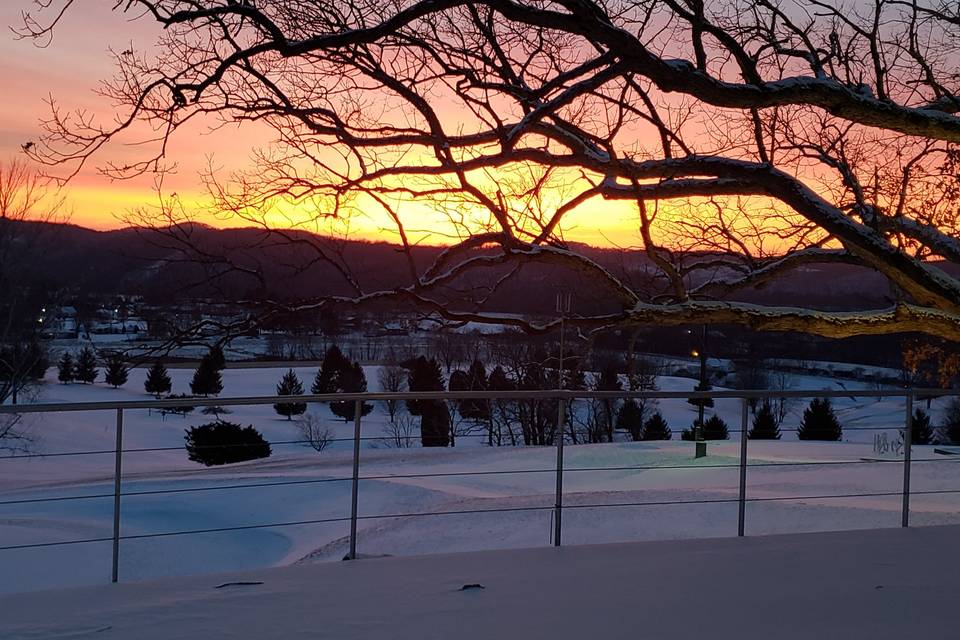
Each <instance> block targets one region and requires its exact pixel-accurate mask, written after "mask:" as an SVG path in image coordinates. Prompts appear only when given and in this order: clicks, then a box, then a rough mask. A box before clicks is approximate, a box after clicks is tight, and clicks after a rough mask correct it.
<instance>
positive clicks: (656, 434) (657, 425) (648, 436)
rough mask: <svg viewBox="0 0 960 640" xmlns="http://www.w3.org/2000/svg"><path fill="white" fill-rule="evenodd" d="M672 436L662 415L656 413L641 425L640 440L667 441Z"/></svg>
mask: <svg viewBox="0 0 960 640" xmlns="http://www.w3.org/2000/svg"><path fill="white" fill-rule="evenodd" d="M672 435H673V434H672V433H671V432H670V427H668V426H667V421H666V420H664V418H663V415H661V414H660V412H659V411H657V412H656V413H655V414H653V415H652V416H650V418H649V419H648V420H647V421H646V422H645V423H644V424H643V434H642V436H641V439H642V440H669V439H670V437H671V436H672Z"/></svg>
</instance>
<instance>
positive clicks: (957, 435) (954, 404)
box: [937, 398, 960, 444]
mask: <svg viewBox="0 0 960 640" xmlns="http://www.w3.org/2000/svg"><path fill="white" fill-rule="evenodd" d="M937 439H938V440H939V441H940V442H943V443H947V444H960V398H953V399H952V400H950V402H949V403H948V404H947V407H946V409H944V412H943V418H941V422H940V429H939V430H938V432H937Z"/></svg>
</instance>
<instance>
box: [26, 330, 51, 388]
mask: <svg viewBox="0 0 960 640" xmlns="http://www.w3.org/2000/svg"><path fill="white" fill-rule="evenodd" d="M25 360H26V362H29V363H30V368H29V369H28V370H27V378H28V379H30V380H43V377H44V376H45V375H47V367H49V366H50V360H49V354H48V353H47V349H46V347H44V346H42V345H41V344H40V343H39V342H37V341H36V340H31V341H30V343H29V344H28V345H27V348H26V354H25Z"/></svg>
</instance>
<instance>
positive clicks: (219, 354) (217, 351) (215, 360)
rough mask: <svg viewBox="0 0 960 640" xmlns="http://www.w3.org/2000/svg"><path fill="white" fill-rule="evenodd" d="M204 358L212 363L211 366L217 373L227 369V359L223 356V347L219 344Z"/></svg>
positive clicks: (211, 348)
mask: <svg viewBox="0 0 960 640" xmlns="http://www.w3.org/2000/svg"><path fill="white" fill-rule="evenodd" d="M204 357H205V358H206V359H207V360H209V361H210V365H211V366H212V367H213V368H214V369H215V370H217V371H223V370H224V369H226V368H227V357H226V356H225V355H224V354H223V347H221V346H220V345H219V344H215V345H213V346H212V347H210V350H209V351H208V352H207V355H206V356H204Z"/></svg>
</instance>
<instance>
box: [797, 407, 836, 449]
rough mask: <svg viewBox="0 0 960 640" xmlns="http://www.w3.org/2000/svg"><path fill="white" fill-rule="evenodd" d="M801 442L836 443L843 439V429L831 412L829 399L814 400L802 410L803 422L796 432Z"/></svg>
mask: <svg viewBox="0 0 960 640" xmlns="http://www.w3.org/2000/svg"><path fill="white" fill-rule="evenodd" d="M797 437H798V438H799V439H801V440H829V441H837V440H840V439H842V438H843V429H842V428H841V426H840V421H839V420H837V415H836V414H835V413H834V412H833V405H831V404H830V398H814V399H813V400H811V401H810V406H808V407H807V408H806V409H804V410H803V420H802V421H801V422H800V428H799V429H798V430H797Z"/></svg>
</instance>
